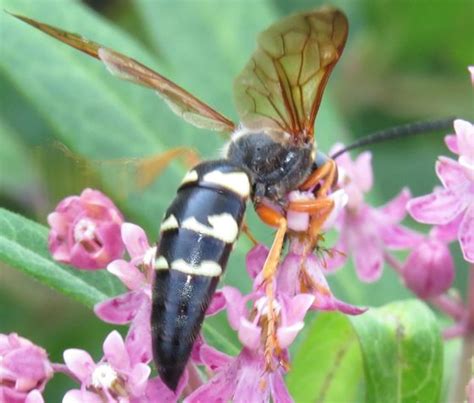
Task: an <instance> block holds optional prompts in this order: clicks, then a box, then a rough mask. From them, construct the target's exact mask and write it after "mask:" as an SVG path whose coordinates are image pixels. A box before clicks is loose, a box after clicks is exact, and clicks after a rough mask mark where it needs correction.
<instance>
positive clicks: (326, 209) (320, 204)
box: [288, 197, 334, 247]
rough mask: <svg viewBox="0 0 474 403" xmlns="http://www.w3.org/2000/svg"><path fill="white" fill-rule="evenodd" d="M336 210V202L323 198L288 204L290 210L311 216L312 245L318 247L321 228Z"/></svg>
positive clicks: (310, 234) (310, 233) (310, 232)
mask: <svg viewBox="0 0 474 403" xmlns="http://www.w3.org/2000/svg"><path fill="white" fill-rule="evenodd" d="M333 209H334V200H332V199H330V198H328V197H323V198H321V199H309V200H295V201H293V202H290V203H289V204H288V210H292V211H298V212H301V213H309V214H311V222H310V227H309V231H308V232H309V236H310V240H311V245H312V246H313V247H314V246H316V244H317V242H318V240H319V239H320V233H321V228H322V226H323V225H324V222H325V221H326V220H327V218H328V217H329V214H331V211H332V210H333Z"/></svg>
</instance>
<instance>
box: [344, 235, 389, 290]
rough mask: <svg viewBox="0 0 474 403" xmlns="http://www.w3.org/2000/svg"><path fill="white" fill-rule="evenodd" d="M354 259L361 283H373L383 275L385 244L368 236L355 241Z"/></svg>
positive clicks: (362, 236)
mask: <svg viewBox="0 0 474 403" xmlns="http://www.w3.org/2000/svg"><path fill="white" fill-rule="evenodd" d="M352 254H353V255H352V258H353V260H354V265H355V268H356V272H357V277H359V279H360V280H361V281H364V282H367V283H372V282H374V281H377V280H378V279H379V278H380V276H381V275H382V268H383V262H384V259H383V243H382V242H381V239H379V238H374V237H372V236H366V234H360V237H359V238H357V239H356V240H355V241H354V245H353V248H352Z"/></svg>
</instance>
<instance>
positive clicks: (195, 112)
mask: <svg viewBox="0 0 474 403" xmlns="http://www.w3.org/2000/svg"><path fill="white" fill-rule="evenodd" d="M12 15H13V16H14V17H16V18H18V19H20V20H22V21H24V22H26V23H27V24H29V25H32V26H33V27H35V28H37V29H39V30H40V31H43V32H45V33H46V34H48V35H51V36H52V37H54V38H56V39H58V40H60V41H61V42H64V43H66V44H68V45H69V46H72V47H74V48H76V49H78V50H80V51H81V52H84V53H86V54H88V55H89V56H92V57H95V58H96V59H99V60H101V61H102V62H103V63H104V64H105V65H106V67H107V69H108V70H109V71H110V72H111V73H112V74H114V75H116V76H118V77H120V78H122V79H126V80H129V81H132V82H134V83H137V84H141V85H143V86H145V87H149V88H152V89H154V90H156V92H157V93H158V94H159V95H160V96H161V97H162V98H163V99H164V100H165V101H166V103H167V104H168V106H169V107H170V108H171V110H172V111H173V112H175V113H176V114H177V115H178V116H180V117H181V118H183V119H184V120H185V121H187V122H188V123H191V124H192V125H194V126H197V127H199V128H205V129H211V130H216V131H224V132H230V131H232V130H234V123H233V122H232V121H230V120H229V119H227V118H226V117H225V116H223V115H221V114H220V113H219V112H217V111H216V110H214V109H213V108H211V107H210V106H209V105H207V104H205V103H204V102H202V101H200V100H199V99H197V98H196V97H195V96H193V95H192V94H190V93H189V92H187V91H186V90H184V89H183V88H181V87H180V86H178V85H177V84H175V83H173V82H172V81H170V80H168V79H167V78H166V77H163V76H162V75H161V74H159V73H157V72H156V71H153V70H151V69H150V68H148V67H146V66H144V65H143V64H141V63H139V62H137V61H136V60H134V59H132V58H130V57H127V56H125V55H123V54H121V53H118V52H115V51H114V50H112V49H107V48H105V47H103V46H102V45H100V44H98V43H95V42H92V41H89V40H88V39H86V38H83V37H82V36H80V35H77V34H73V33H70V32H66V31H63V30H62V29H59V28H55V27H53V26H51V25H47V24H44V23H41V22H39V21H35V20H33V19H31V18H28V17H24V16H21V15H15V14H12Z"/></svg>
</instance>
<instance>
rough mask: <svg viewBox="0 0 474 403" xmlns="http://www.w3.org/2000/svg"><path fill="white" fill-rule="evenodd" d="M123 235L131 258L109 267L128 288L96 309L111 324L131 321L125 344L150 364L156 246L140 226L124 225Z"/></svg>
mask: <svg viewBox="0 0 474 403" xmlns="http://www.w3.org/2000/svg"><path fill="white" fill-rule="evenodd" d="M121 234H122V241H123V243H124V244H125V247H126V248H127V252H128V254H129V256H130V261H129V262H128V261H126V260H122V259H119V260H114V261H113V262H112V263H110V264H109V265H108V266H107V270H108V271H109V272H111V273H112V274H114V275H116V276H117V277H118V278H119V279H120V280H121V281H122V282H123V283H124V285H125V286H126V287H127V288H128V289H129V291H128V292H126V293H124V294H122V295H119V296H116V297H113V298H110V299H107V300H105V301H102V302H99V303H98V304H96V305H95V307H94V312H95V314H96V315H97V316H98V317H99V318H100V319H102V320H103V321H105V322H108V323H113V324H117V325H123V324H127V323H130V322H131V325H130V330H129V332H128V334H127V343H126V344H127V348H128V349H129V353H133V355H134V356H135V357H139V361H140V362H143V363H148V362H150V361H151V359H152V352H151V327H150V315H151V282H152V275H153V260H154V255H155V252H156V248H155V247H151V246H150V245H149V243H148V239H147V236H146V234H145V231H143V229H142V228H140V227H139V226H138V225H135V224H130V223H124V224H122V227H121Z"/></svg>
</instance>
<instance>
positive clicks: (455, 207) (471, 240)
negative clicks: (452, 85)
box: [407, 119, 474, 263]
mask: <svg viewBox="0 0 474 403" xmlns="http://www.w3.org/2000/svg"><path fill="white" fill-rule="evenodd" d="M454 129H455V131H456V138H453V137H452V136H447V139H446V142H447V144H448V146H449V148H450V149H451V151H453V152H456V153H458V154H459V159H458V161H455V160H453V159H451V158H447V157H439V158H438V161H437V163H436V174H437V175H438V177H439V179H440V180H441V183H442V185H443V188H442V189H435V190H434V192H433V193H430V194H428V195H425V196H421V197H417V198H414V199H412V200H410V202H409V203H408V205H407V208H408V211H409V212H410V214H411V216H412V217H413V218H414V219H415V220H417V221H419V222H422V223H426V224H436V225H443V226H446V225H449V226H450V227H452V229H454V230H456V231H457V237H458V240H459V243H460V244H461V250H462V252H463V255H464V259H465V260H466V261H468V262H471V263H474V126H473V125H472V124H471V123H469V122H466V121H463V120H460V119H458V120H456V121H455V122H454ZM453 227H454V228H453Z"/></svg>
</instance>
